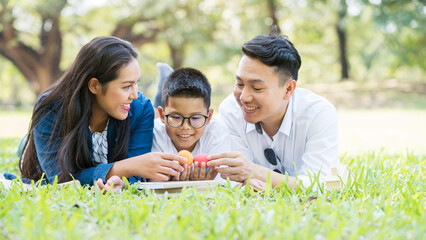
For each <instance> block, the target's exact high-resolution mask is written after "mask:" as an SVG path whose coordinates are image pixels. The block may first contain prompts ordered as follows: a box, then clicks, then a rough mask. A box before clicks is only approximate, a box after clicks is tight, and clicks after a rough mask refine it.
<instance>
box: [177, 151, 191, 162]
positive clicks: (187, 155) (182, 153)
mask: <svg viewBox="0 0 426 240" xmlns="http://www.w3.org/2000/svg"><path fill="white" fill-rule="evenodd" d="M178 155H179V156H181V157H184V158H186V163H185V164H188V165H190V164H192V160H193V159H194V158H193V157H192V154H191V153H190V152H189V151H187V150H182V151H180V152H179V153H178Z"/></svg>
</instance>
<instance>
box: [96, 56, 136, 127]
mask: <svg viewBox="0 0 426 240" xmlns="http://www.w3.org/2000/svg"><path fill="white" fill-rule="evenodd" d="M140 76H141V71H140V68H139V63H138V62H137V60H136V59H134V58H133V59H132V60H131V61H130V62H129V63H128V64H127V65H125V66H123V67H122V68H121V69H120V70H119V72H118V78H117V79H115V80H113V81H111V82H109V83H107V84H106V85H105V86H104V87H102V86H101V85H100V84H98V85H99V86H98V87H97V90H99V91H97V92H96V93H94V92H93V91H92V89H91V91H92V93H94V96H95V101H94V103H93V109H92V114H93V115H92V117H97V116H95V115H98V117H99V118H103V117H109V116H111V117H113V118H115V119H117V120H124V119H126V118H127V116H128V115H129V110H130V103H132V101H133V99H136V98H138V85H137V82H138V80H139V78H140ZM89 88H90V83H89ZM102 115H104V116H102Z"/></svg>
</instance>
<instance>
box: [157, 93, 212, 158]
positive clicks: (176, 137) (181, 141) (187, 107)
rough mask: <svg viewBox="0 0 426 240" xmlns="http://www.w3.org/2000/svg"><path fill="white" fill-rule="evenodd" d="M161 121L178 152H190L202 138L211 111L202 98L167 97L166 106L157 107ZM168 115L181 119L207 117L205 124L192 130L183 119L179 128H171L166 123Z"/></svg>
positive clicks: (210, 116) (187, 121) (186, 120)
mask: <svg viewBox="0 0 426 240" xmlns="http://www.w3.org/2000/svg"><path fill="white" fill-rule="evenodd" d="M158 113H159V114H160V118H161V121H162V122H163V123H164V124H165V126H166V132H167V135H168V136H169V137H170V139H171V140H172V142H173V145H174V146H175V147H176V150H177V151H178V152H179V151H181V150H188V151H190V152H192V150H194V147H195V145H196V144H197V142H198V140H199V139H200V138H201V136H203V134H204V130H205V129H206V126H207V124H208V123H209V122H210V119H211V118H212V116H213V109H210V110H208V109H207V107H206V106H205V104H204V99H203V98H189V97H169V99H168V103H167V106H164V108H161V107H158ZM168 114H180V115H182V116H183V117H191V116H193V115H195V114H201V115H205V116H208V118H207V119H206V124H205V125H204V126H203V127H201V128H194V127H192V126H191V125H190V124H189V120H188V119H185V120H184V122H183V124H182V125H181V126H180V127H172V126H170V125H169V124H168V123H167V117H166V116H165V115H168Z"/></svg>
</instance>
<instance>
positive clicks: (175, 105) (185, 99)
mask: <svg viewBox="0 0 426 240" xmlns="http://www.w3.org/2000/svg"><path fill="white" fill-rule="evenodd" d="M210 96H211V86H210V83H209V82H208V80H207V78H206V76H204V74H203V73H201V72H200V71H198V70H196V69H193V68H181V69H178V70H176V71H174V72H173V73H171V75H170V76H169V77H168V78H167V79H166V81H165V82H164V85H163V91H162V105H163V106H162V107H161V106H159V107H158V113H159V118H157V119H155V121H154V140H153V145H152V152H166V153H174V154H177V153H178V152H179V151H181V150H187V151H189V152H191V153H192V155H193V156H196V155H197V154H200V153H206V154H217V153H222V152H228V151H230V150H231V146H230V144H231V143H230V141H229V139H230V136H229V135H228V131H227V127H226V125H224V124H223V123H222V122H221V121H219V120H218V119H215V118H212V116H213V109H210ZM194 166H195V167H194V168H195V169H193V167H192V165H189V166H188V165H187V164H185V165H184V171H183V172H182V174H181V175H180V176H179V177H174V178H172V179H171V180H173V181H185V180H211V179H214V178H215V177H216V175H217V171H216V170H215V168H210V169H209V170H208V171H207V173H206V164H205V163H202V165H201V168H200V169H198V171H197V169H196V168H198V164H197V163H194Z"/></svg>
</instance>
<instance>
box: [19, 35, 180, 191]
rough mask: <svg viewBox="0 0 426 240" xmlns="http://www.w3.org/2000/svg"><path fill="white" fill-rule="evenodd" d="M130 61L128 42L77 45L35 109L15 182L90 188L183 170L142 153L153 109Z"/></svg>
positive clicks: (168, 160) (102, 40) (173, 158)
mask: <svg viewBox="0 0 426 240" xmlns="http://www.w3.org/2000/svg"><path fill="white" fill-rule="evenodd" d="M137 56H138V53H137V52H136V50H135V49H134V48H133V47H132V46H131V44H130V43H129V42H127V41H124V40H121V39H119V38H116V37H98V38H95V39H93V40H92V41H90V42H89V43H88V44H86V45H85V46H83V48H82V49H81V50H80V51H79V53H78V55H77V57H76V59H75V61H74V63H73V64H72V66H71V67H70V69H69V70H68V71H67V72H65V74H64V75H63V76H62V77H61V78H60V79H59V80H58V82H57V83H55V84H54V85H53V86H52V87H51V88H50V89H49V90H48V91H47V92H46V93H44V94H43V95H42V96H41V97H40V98H39V99H38V101H37V103H36V104H35V107H34V112H33V115H32V121H31V127H30V131H29V136H28V138H27V141H26V143H25V151H24V154H22V155H21V158H20V162H19V165H20V170H21V174H22V177H25V178H29V179H33V180H39V179H40V178H41V177H42V174H43V173H44V174H45V176H46V180H47V182H48V183H53V181H54V180H55V177H56V176H58V182H65V181H69V180H72V179H73V178H74V179H77V180H79V181H80V183H81V184H89V185H92V184H93V183H94V182H95V181H96V180H98V179H101V180H102V181H101V182H103V183H105V182H106V180H108V179H110V178H111V177H112V176H118V177H119V178H121V177H132V176H138V177H142V178H154V179H158V178H160V179H163V180H167V179H169V176H170V175H173V176H177V174H179V172H181V171H183V168H182V167H181V166H180V165H179V164H178V163H175V162H173V161H180V162H184V161H186V160H185V159H182V158H181V157H178V156H175V155H172V154H161V153H148V152H149V151H150V150H151V145H152V137H153V119H154V111H153V107H152V105H151V102H150V101H149V99H148V98H146V97H144V96H143V95H142V93H141V92H138V86H137V82H138V80H139V78H140V75H141V72H140V68H139V64H138V62H137V60H136V58H137ZM113 179H117V177H114V178H113ZM98 185H99V183H98Z"/></svg>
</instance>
